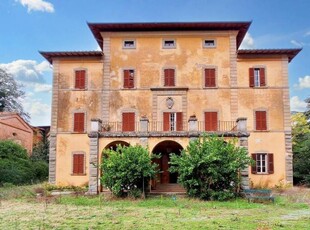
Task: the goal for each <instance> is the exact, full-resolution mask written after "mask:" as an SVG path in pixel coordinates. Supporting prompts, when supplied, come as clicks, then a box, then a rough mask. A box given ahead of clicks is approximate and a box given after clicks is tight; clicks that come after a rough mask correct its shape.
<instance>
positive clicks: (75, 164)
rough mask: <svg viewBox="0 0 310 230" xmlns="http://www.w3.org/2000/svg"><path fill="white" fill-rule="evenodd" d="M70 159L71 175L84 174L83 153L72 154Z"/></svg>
mask: <svg viewBox="0 0 310 230" xmlns="http://www.w3.org/2000/svg"><path fill="white" fill-rule="evenodd" d="M72 157H73V159H72V173H73V175H81V174H82V175H83V174H85V154H84V153H83V152H77V153H73V155H72Z"/></svg>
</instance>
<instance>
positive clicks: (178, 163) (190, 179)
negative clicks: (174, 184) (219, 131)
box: [170, 135, 251, 200]
mask: <svg viewBox="0 0 310 230" xmlns="http://www.w3.org/2000/svg"><path fill="white" fill-rule="evenodd" d="M250 163H251V158H250V157H249V156H248V153H247V151H246V150H245V149H244V148H241V147H236V145H235V143H233V142H225V141H224V138H221V137H214V136H206V135H204V136H203V137H201V138H198V139H196V140H194V141H192V142H190V143H189V145H188V146H187V148H186V149H184V150H183V151H182V152H181V155H176V154H172V155H171V158H170V164H171V167H170V170H171V172H177V173H178V174H179V178H178V182H179V183H181V184H182V185H183V187H184V188H185V189H186V191H187V194H188V195H189V196H190V197H197V198H200V199H205V200H226V199H230V198H233V197H234V196H235V195H236V192H237V190H238V187H239V185H240V170H241V169H244V168H246V167H247V166H248V165H249V164H250Z"/></svg>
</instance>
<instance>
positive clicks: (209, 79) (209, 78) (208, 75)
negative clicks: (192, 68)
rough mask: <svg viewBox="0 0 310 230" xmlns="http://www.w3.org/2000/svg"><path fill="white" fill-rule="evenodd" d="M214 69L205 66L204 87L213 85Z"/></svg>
mask: <svg viewBox="0 0 310 230" xmlns="http://www.w3.org/2000/svg"><path fill="white" fill-rule="evenodd" d="M215 86H216V83H215V69H214V68H207V69H205V87H215Z"/></svg>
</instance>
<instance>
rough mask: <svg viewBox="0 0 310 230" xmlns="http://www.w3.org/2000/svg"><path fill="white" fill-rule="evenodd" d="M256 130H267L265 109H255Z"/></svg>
mask: <svg viewBox="0 0 310 230" xmlns="http://www.w3.org/2000/svg"><path fill="white" fill-rule="evenodd" d="M255 117H256V130H267V117H266V111H256V112H255Z"/></svg>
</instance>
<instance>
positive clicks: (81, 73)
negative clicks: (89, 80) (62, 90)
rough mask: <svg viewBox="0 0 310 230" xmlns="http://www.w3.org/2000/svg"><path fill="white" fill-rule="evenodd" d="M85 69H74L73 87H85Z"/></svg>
mask: <svg viewBox="0 0 310 230" xmlns="http://www.w3.org/2000/svg"><path fill="white" fill-rule="evenodd" d="M85 72H86V71H85V70H77V71H75V88H76V89H85V81H86V77H85Z"/></svg>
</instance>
